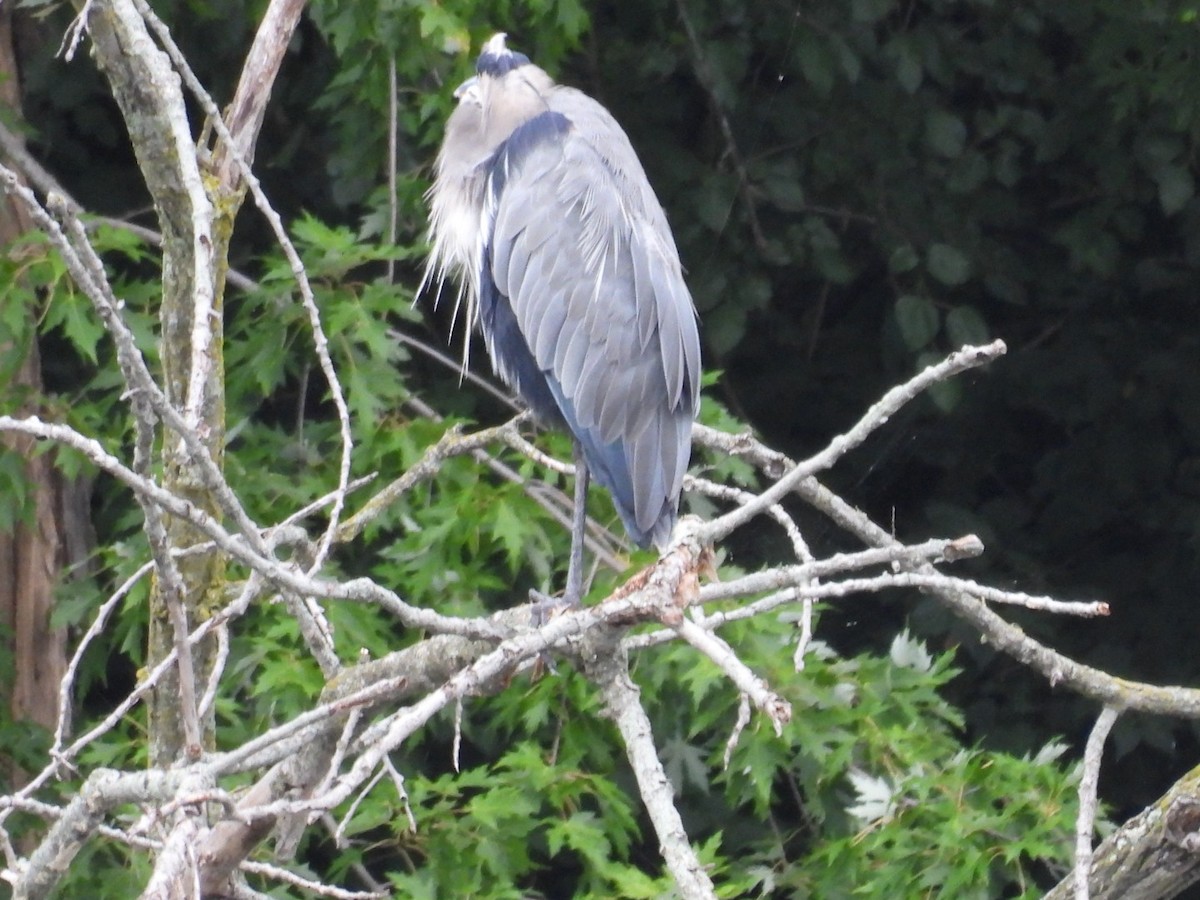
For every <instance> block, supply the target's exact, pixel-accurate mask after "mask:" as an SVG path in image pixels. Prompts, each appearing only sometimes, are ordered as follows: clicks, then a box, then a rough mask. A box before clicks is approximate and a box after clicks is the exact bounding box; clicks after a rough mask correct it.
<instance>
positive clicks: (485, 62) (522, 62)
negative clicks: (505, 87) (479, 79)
mask: <svg viewBox="0 0 1200 900" xmlns="http://www.w3.org/2000/svg"><path fill="white" fill-rule="evenodd" d="M507 40H508V35H507V34H505V33H504V32H503V31H501V32H499V33H498V34H494V35H492V36H491V37H490V38H488V40H487V43H485V44H484V45H483V49H481V50H480V51H479V59H478V60H476V61H475V73H476V74H477V75H487V76H490V77H492V78H499V77H500V76H502V75H507V74H508V73H509V72H511V71H512V70H513V69H519V68H520V67H521V66H527V65H529V57H528V56H526V55H525V54H524V53H516V52H515V51H513V50H509V49H508V46H507V44H506V43H505V42H506V41H507Z"/></svg>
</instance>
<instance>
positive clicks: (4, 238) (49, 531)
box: [0, 4, 92, 782]
mask: <svg viewBox="0 0 1200 900" xmlns="http://www.w3.org/2000/svg"><path fill="white" fill-rule="evenodd" d="M18 75H19V73H18V71H17V64H16V56H15V53H14V48H13V7H12V5H11V4H4V5H0V105H3V107H4V108H5V109H6V110H7V111H8V112H9V114H10V115H11V116H12V117H13V118H19V117H20V113H21V103H20V82H19V78H18ZM30 225H31V223H30V221H29V218H28V215H27V214H26V213H25V211H24V209H23V208H22V207H20V206H18V205H17V204H16V203H14V202H13V201H12V200H11V199H9V198H8V197H7V196H6V197H4V198H3V199H2V200H0V248H2V249H0V252H9V250H10V249H11V246H12V244H13V242H14V241H15V240H16V239H17V238H19V237H20V236H21V235H22V234H24V233H25V232H26V231H27V230H28V229H29V228H30ZM35 312H36V311H34V310H31V311H30V314H31V315H34V314H35ZM33 331H34V329H33V327H32V326H30V328H29V334H30V337H29V341H28V347H27V349H26V351H25V356H24V359H23V360H22V361H21V364H20V367H19V368H18V370H17V372H16V374H15V376H14V377H13V379H12V380H11V381H10V382H9V383H8V384H5V385H0V391H3V392H4V393H5V394H7V395H8V397H9V398H10V401H11V403H5V404H4V406H5V407H9V406H10V405H12V406H16V407H17V408H18V410H19V411H20V412H23V413H26V414H30V413H37V412H38V407H39V405H40V398H41V396H42V373H41V358H40V356H39V353H38V345H37V339H36V335H34V334H33ZM35 444H36V442H35V441H34V440H33V439H32V438H29V437H25V436H22V435H17V434H5V435H2V436H0V446H2V447H4V449H6V450H8V451H12V452H15V453H16V454H18V455H19V456H21V457H23V458H24V461H25V463H24V477H25V481H26V483H27V485H28V494H27V500H26V509H27V511H28V515H26V516H24V517H23V518H22V519H21V521H20V522H19V523H18V524H17V526H16V527H15V528H14V529H12V530H11V531H7V532H0V635H2V636H3V637H4V638H6V639H8V640H11V642H12V646H11V656H12V660H13V678H12V682H11V684H9V683H6V682H4V681H0V700H2V701H4V702H7V703H8V704H9V708H10V710H11V713H12V716H13V718H14V719H15V720H23V721H31V722H36V723H37V724H39V725H42V726H44V727H46V728H48V729H52V728H53V727H54V725H55V722H56V720H57V718H58V713H59V703H58V694H59V684H60V682H61V681H62V677H63V674H64V673H65V671H66V634H65V631H64V629H62V628H52V627H51V625H50V615H51V611H52V609H53V605H54V589H55V587H56V585H57V584H58V583H59V581H60V580H61V578H62V576H63V573H64V572H65V570H66V569H67V567H68V566H69V565H71V564H73V563H78V562H81V561H82V560H83V559H85V558H86V556H87V553H88V550H89V549H90V546H91V543H92V542H91V540H90V537H89V535H90V525H89V522H88V503H87V498H88V493H89V491H88V486H87V484H86V483H85V482H84V481H82V480H77V481H74V482H69V481H67V480H66V479H64V478H63V477H62V474H61V473H60V472H59V471H58V470H56V469H55V468H54V465H53V459H54V457H53V452H47V453H41V454H39V455H37V456H35V455H34V452H33V451H34V449H35ZM0 765H3V766H4V768H6V769H8V772H6V773H5V774H6V775H8V776H9V777H10V778H11V779H12V780H13V781H15V782H20V781H21V780H22V779H23V775H22V773H21V771H20V769H19V767H18V766H17V765H16V762H15V760H12V759H6V760H0Z"/></svg>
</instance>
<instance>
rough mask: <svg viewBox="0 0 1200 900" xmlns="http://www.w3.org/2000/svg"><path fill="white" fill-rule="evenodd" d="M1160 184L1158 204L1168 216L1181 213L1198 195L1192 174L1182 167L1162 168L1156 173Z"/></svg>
mask: <svg viewBox="0 0 1200 900" xmlns="http://www.w3.org/2000/svg"><path fill="white" fill-rule="evenodd" d="M1154 180H1155V181H1157V182H1158V202H1159V203H1161V204H1162V208H1163V212H1165V213H1166V214H1167V215H1168V216H1170V215H1173V214H1174V213H1177V212H1179V211H1180V210H1181V209H1183V208H1184V207H1185V206H1187V204H1188V201H1189V200H1191V199H1192V197H1193V196H1195V194H1196V182H1195V179H1194V178H1192V173H1191V172H1189V171H1188V170H1187V169H1185V168H1183V167H1182V166H1176V165H1165V166H1160V167H1159V169H1158V171H1157V172H1155V173H1154Z"/></svg>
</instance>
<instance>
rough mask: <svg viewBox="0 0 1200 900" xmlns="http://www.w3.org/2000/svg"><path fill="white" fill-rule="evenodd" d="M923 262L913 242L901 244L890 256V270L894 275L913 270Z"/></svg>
mask: <svg viewBox="0 0 1200 900" xmlns="http://www.w3.org/2000/svg"><path fill="white" fill-rule="evenodd" d="M920 262H921V257H919V256H918V255H917V251H916V250H914V249H913V246H912V244H901V245H900V246H899V247H897V248H896V249H895V250H893V251H892V253H891V255H890V256H889V257H888V271H889V272H891V273H892V274H893V275H899V274H900V273H902V272H911V271H912V270H913V269H915V268H916V267H917V265H918V264H919V263H920Z"/></svg>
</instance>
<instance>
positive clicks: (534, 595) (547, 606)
mask: <svg viewBox="0 0 1200 900" xmlns="http://www.w3.org/2000/svg"><path fill="white" fill-rule="evenodd" d="M529 602H530V604H531V605H530V607H529V619H530V622H531V623H532V625H533V627H534V628H541V627H542V626H543V625H545V624H546V623H547V622H549V621H550V620H551V619H553V618H554V617H555V616H561V615H562V614H563V613H565V612H570V611H571V610H573V609H578V608H579V605H580V604H579V598H578V597H551V596H550V595H549V594H543V593H542V592H541V591H537V590H531V591H530V592H529Z"/></svg>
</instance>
